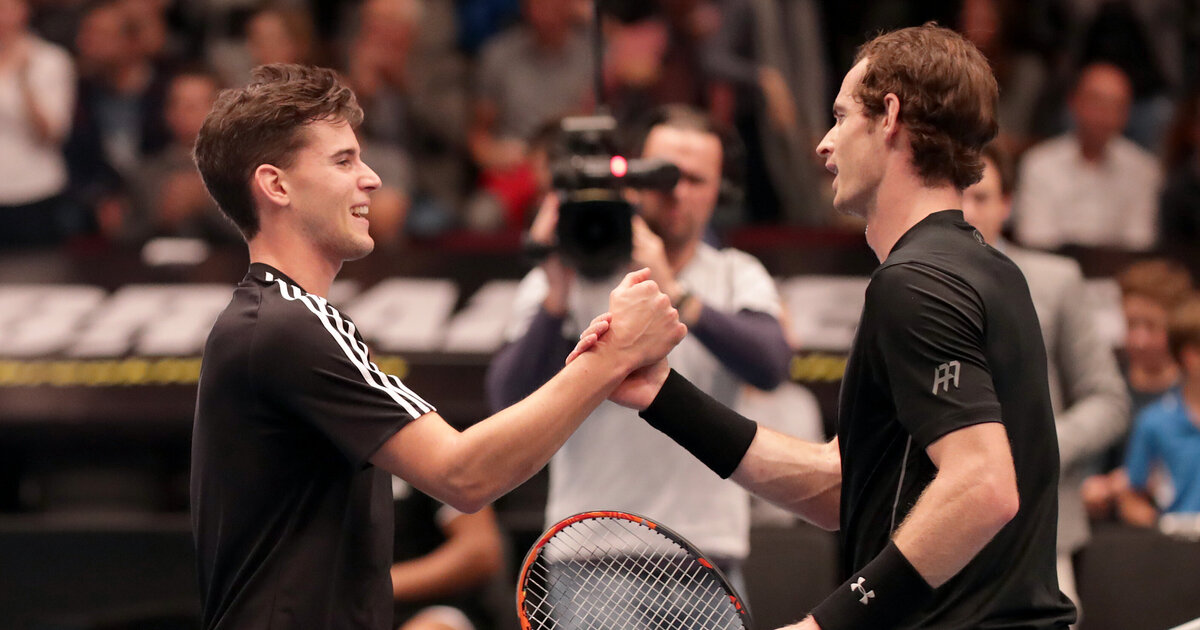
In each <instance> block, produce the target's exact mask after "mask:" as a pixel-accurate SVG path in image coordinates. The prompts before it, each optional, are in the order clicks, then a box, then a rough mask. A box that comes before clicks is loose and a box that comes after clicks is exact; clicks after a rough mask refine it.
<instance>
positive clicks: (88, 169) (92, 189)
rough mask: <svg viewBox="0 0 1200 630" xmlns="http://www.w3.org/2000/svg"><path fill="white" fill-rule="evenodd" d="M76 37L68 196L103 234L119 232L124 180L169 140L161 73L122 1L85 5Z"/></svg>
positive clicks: (126, 216) (123, 226)
mask: <svg viewBox="0 0 1200 630" xmlns="http://www.w3.org/2000/svg"><path fill="white" fill-rule="evenodd" d="M75 41H76V48H77V49H78V55H79V56H78V64H79V72H80V81H79V91H78V94H79V98H78V102H77V105H76V108H75V118H74V126H73V128H72V130H71V136H70V139H69V140H68V141H67V145H66V148H65V153H66V156H67V163H68V166H69V168H70V174H71V194H72V196H73V197H74V199H75V200H76V201H77V202H78V203H80V204H81V205H82V206H83V207H85V208H89V209H91V210H93V211H94V213H95V215H94V217H95V222H96V226H97V227H98V228H99V231H100V233H101V234H102V235H104V236H106V237H109V238H120V237H121V235H123V234H125V233H126V230H127V229H128V228H127V222H128V221H130V220H131V210H130V206H129V202H128V193H129V185H130V181H131V180H132V178H133V177H134V176H135V174H136V173H137V171H138V170H139V169H140V168H141V166H142V164H143V161H144V160H145V158H146V157H147V156H149V155H153V154H155V153H157V152H159V151H161V150H162V149H163V148H164V147H166V146H167V144H169V143H170V132H169V131H168V129H167V125H166V121H165V119H164V115H163V109H164V104H165V100H166V85H167V79H166V77H165V75H164V74H163V73H162V72H161V70H160V69H159V68H158V67H156V65H155V64H154V61H153V60H152V59H151V58H150V56H149V55H148V54H147V50H148V49H147V48H146V46H145V43H144V42H142V41H140V40H139V39H138V32H137V23H136V21H135V20H134V19H133V18H132V16H131V12H130V5H127V4H125V3H124V2H122V1H121V0H104V1H101V2H98V3H96V4H94V5H91V6H90V7H89V8H88V10H87V12H86V13H85V14H84V16H83V20H82V22H81V23H80V26H79V33H78V34H77V36H76V39H75Z"/></svg>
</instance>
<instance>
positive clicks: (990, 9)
mask: <svg viewBox="0 0 1200 630" xmlns="http://www.w3.org/2000/svg"><path fill="white" fill-rule="evenodd" d="M958 21H959V31H961V32H962V34H963V36H964V37H966V38H967V40H969V41H970V42H971V43H972V44H975V46H976V47H977V48H979V50H981V51H983V52H984V53H985V54H986V53H988V51H991V50H993V49H994V48H995V47H996V45H997V43H998V42H997V40H998V39H999V36H1000V7H998V6H996V0H964V2H963V3H962V12H961V13H959V16H958Z"/></svg>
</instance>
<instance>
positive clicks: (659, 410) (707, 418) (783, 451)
mask: <svg viewBox="0 0 1200 630" xmlns="http://www.w3.org/2000/svg"><path fill="white" fill-rule="evenodd" d="M641 416H642V417H643V418H645V419H646V421H647V422H649V423H650V425H651V426H653V427H655V428H656V429H658V430H659V431H662V432H663V433H665V434H666V435H667V436H668V437H670V438H671V439H672V440H675V442H676V443H677V444H679V445H680V446H682V447H683V448H685V449H687V450H688V451H689V452H690V453H692V455H694V456H695V457H696V458H697V459H699V460H700V462H701V463H703V464H704V465H706V466H708V467H709V468H710V469H711V470H712V471H713V472H715V473H717V474H718V475H720V476H722V477H729V478H731V479H733V480H734V481H735V482H736V483H738V484H739V485H741V486H742V487H744V488H746V489H747V490H750V491H751V492H754V493H755V494H760V495H762V496H763V497H764V498H766V499H768V500H770V501H772V502H775V503H778V504H780V505H782V506H784V507H786V508H788V509H791V510H793V511H795V512H796V513H797V514H799V515H801V516H802V517H804V518H806V519H808V520H810V521H812V522H814V523H816V524H817V525H819V526H821V527H824V528H826V529H836V528H837V526H838V502H839V500H840V489H841V457H840V453H839V451H838V446H837V441H836V440H835V441H834V442H831V443H829V444H815V443H812V442H805V441H803V440H798V439H796V438H792V437H790V436H786V435H784V434H782V433H778V432H776V431H772V430H770V429H767V428H764V427H759V426H757V425H756V424H755V423H754V422H753V421H751V420H749V419H747V418H744V417H742V416H741V415H740V414H738V413H737V412H735V411H733V410H732V409H729V408H728V407H726V406H724V405H722V404H721V403H719V402H717V401H716V400H714V399H713V398H712V397H711V396H709V395H708V394H706V393H704V392H702V391H700V390H699V389H697V388H696V387H695V386H694V385H692V384H691V383H689V382H688V381H687V379H684V378H683V377H682V376H679V375H678V374H677V373H675V372H671V374H670V375H669V376H668V378H667V381H666V382H665V383H663V385H662V387H661V389H660V390H659V392H658V395H657V396H656V397H655V399H654V401H653V402H652V403H651V404H650V406H649V407H647V408H646V409H645V410H644V411H642V412H641Z"/></svg>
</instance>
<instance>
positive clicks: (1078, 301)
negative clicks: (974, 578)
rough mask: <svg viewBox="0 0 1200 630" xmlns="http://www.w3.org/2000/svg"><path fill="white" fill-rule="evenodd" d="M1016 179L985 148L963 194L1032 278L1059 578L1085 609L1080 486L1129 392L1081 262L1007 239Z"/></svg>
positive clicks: (977, 218) (970, 213)
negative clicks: (1053, 444)
mask: <svg viewBox="0 0 1200 630" xmlns="http://www.w3.org/2000/svg"><path fill="white" fill-rule="evenodd" d="M1014 183H1015V182H1014V181H1013V168H1012V163H1011V161H1010V160H1009V158H1008V155H1007V154H1006V153H1004V152H1003V150H1002V149H1001V148H1000V146H999V145H998V144H996V143H995V142H993V143H992V144H990V145H988V146H987V148H985V149H984V171H983V179H981V180H980V181H979V182H978V183H976V184H974V185H972V186H971V187H969V188H967V189H966V190H965V191H964V192H963V215H964V217H965V218H966V220H967V222H969V223H971V224H972V225H974V226H975V227H976V228H977V229H978V230H979V232H980V233H981V234H983V237H984V239H985V240H986V241H987V242H988V244H990V245H991V246H992V247H995V248H996V249H998V250H1000V251H1001V252H1003V253H1004V254H1005V255H1006V256H1008V257H1009V258H1010V259H1011V260H1012V261H1013V262H1014V263H1016V264H1017V267H1019V268H1020V269H1021V272H1022V273H1023V274H1025V279H1026V280H1027V281H1028V283H1029V293H1030V295H1031V296H1032V298H1033V306H1034V309H1035V310H1036V311H1037V315H1038V321H1039V322H1040V324H1041V328H1042V339H1043V341H1044V342H1045V345H1046V357H1047V359H1048V365H1047V377H1048V381H1049V384H1050V404H1051V407H1052V409H1053V410H1054V425H1055V428H1056V430H1057V433H1058V452H1059V465H1060V467H1061V475H1060V476H1059V486H1058V488H1059V493H1058V584H1059V587H1060V588H1061V589H1062V591H1063V592H1064V593H1066V594H1067V596H1068V597H1070V598H1071V601H1073V602H1075V606H1076V608H1079V606H1080V600H1079V591H1078V589H1077V588H1076V586H1075V584H1076V583H1075V570H1074V563H1073V559H1072V558H1073V556H1074V554H1075V552H1077V551H1079V550H1080V549H1082V548H1083V547H1084V545H1086V544H1087V541H1088V538H1089V537H1090V536H1089V531H1088V520H1087V513H1086V512H1085V510H1084V507H1083V501H1082V499H1081V497H1080V493H1079V491H1080V487H1081V486H1082V485H1083V480H1084V478H1085V477H1086V475H1087V473H1088V471H1089V470H1090V465H1091V464H1092V462H1093V460H1094V458H1095V457H1096V456H1097V455H1099V454H1100V453H1102V452H1103V451H1104V450H1105V449H1107V448H1108V447H1110V446H1112V445H1113V444H1114V443H1115V442H1117V441H1118V440H1120V439H1121V436H1122V435H1124V434H1125V432H1126V430H1127V428H1128V426H1129V396H1128V395H1127V394H1126V393H1125V388H1124V386H1123V384H1122V383H1121V374H1120V372H1119V371H1118V369H1117V363H1116V359H1115V357H1114V356H1113V352H1112V349H1111V348H1110V347H1108V345H1107V344H1105V343H1103V340H1102V339H1101V338H1100V335H1099V333H1098V332H1097V330H1096V324H1095V320H1094V318H1093V314H1092V310H1091V308H1090V307H1089V305H1088V303H1087V301H1086V300H1084V299H1083V288H1084V287H1083V273H1082V272H1081V271H1080V269H1079V264H1078V263H1076V262H1075V261H1074V260H1072V259H1070V258H1066V257H1064V256H1055V255H1053V254H1046V253H1042V252H1037V251H1032V250H1028V249H1023V248H1020V247H1016V246H1013V245H1010V244H1009V243H1007V242H1006V241H1005V240H1004V239H1003V237H1001V235H1000V230H1001V228H1002V227H1003V225H1004V222H1005V221H1006V220H1007V219H1008V217H1009V215H1010V214H1011V210H1012V191H1013V188H1014ZM1081 610H1082V609H1081Z"/></svg>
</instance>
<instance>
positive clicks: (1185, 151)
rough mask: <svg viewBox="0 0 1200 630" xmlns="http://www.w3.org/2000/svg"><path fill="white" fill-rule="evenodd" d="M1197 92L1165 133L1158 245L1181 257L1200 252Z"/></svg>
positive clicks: (1182, 105)
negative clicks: (1199, 249) (1165, 174)
mask: <svg viewBox="0 0 1200 630" xmlns="http://www.w3.org/2000/svg"><path fill="white" fill-rule="evenodd" d="M1197 148H1200V90H1196V91H1193V92H1192V93H1191V94H1190V95H1189V96H1188V97H1187V98H1186V99H1184V100H1183V101H1182V102H1181V103H1180V104H1179V107H1178V108H1177V109H1176V110H1175V120H1174V121H1173V122H1172V123H1171V128H1170V130H1169V132H1168V133H1167V136H1166V140H1165V147H1164V156H1163V164H1164V166H1165V170H1166V173H1167V183H1166V186H1165V187H1164V188H1163V194H1162V200H1161V205H1160V207H1159V218H1158V228H1159V243H1160V244H1161V245H1162V247H1163V248H1164V249H1165V250H1167V251H1169V252H1172V253H1177V254H1179V255H1183V254H1184V252H1190V253H1194V252H1195V251H1196V250H1197V248H1200V151H1197Z"/></svg>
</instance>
